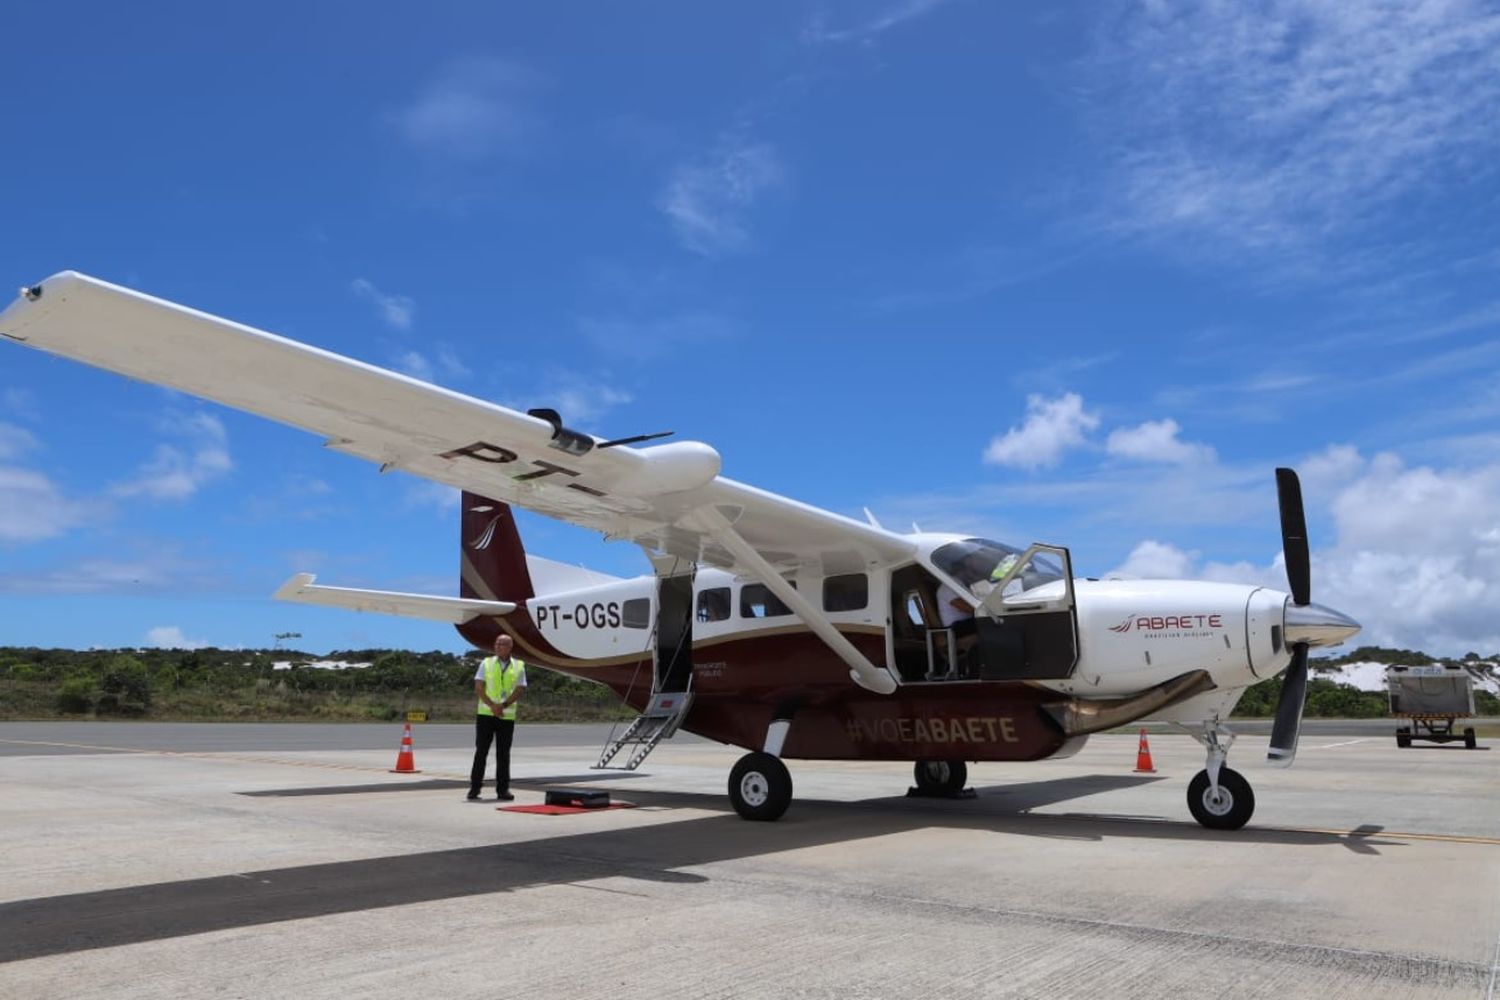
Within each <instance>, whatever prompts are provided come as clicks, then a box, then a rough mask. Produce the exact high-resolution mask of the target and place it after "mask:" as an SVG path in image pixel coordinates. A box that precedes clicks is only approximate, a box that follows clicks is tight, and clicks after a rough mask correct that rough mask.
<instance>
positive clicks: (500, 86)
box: [390, 58, 535, 162]
mask: <svg viewBox="0 0 1500 1000" xmlns="http://www.w3.org/2000/svg"><path fill="white" fill-rule="evenodd" d="M534 83H535V77H534V76H533V75H532V74H531V73H530V72H528V71H527V70H525V69H523V68H521V67H520V66H517V65H516V64H514V63H509V62H506V61H504V60H501V59H494V58H470V59H461V60H458V61H456V62H454V63H452V64H451V65H449V66H448V67H446V68H445V69H444V70H443V71H442V72H441V73H439V74H438V75H437V77H436V78H434V79H433V80H432V81H431V82H430V83H428V84H427V85H426V86H425V87H424V88H422V91H421V92H420V93H419V94H418V95H417V96H416V97H415V98H414V99H413V100H412V101H411V103H409V104H407V105H406V106H405V107H402V108H400V109H398V110H396V111H395V112H393V113H392V114H391V115H390V121H391V123H392V125H393V126H394V128H395V130H396V133H397V134H398V135H400V136H401V138H402V139H403V140H405V141H406V142H407V143H408V144H409V145H411V146H413V147H414V148H416V149H418V150H420V151H421V152H423V153H427V154H431V155H435V156H439V157H442V158H444V159H449V160H459V161H469V162H472V161H478V160H484V159H487V158H489V157H492V156H495V155H497V154H502V153H506V152H510V151H513V150H514V149H516V148H517V146H518V145H519V144H520V142H521V139H522V138H523V137H524V136H525V134H526V133H527V131H528V129H529V128H530V118H529V116H528V114H527V113H526V112H525V110H524V109H523V106H522V97H523V95H524V94H525V92H526V91H527V90H529V89H530V88H531V87H532V86H533V84H534Z"/></svg>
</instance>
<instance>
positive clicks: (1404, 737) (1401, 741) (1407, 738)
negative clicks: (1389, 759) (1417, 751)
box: [1396, 729, 1411, 749]
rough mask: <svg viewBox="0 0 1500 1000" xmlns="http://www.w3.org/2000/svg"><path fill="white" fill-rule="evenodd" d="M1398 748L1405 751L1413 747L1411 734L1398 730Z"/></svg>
mask: <svg viewBox="0 0 1500 1000" xmlns="http://www.w3.org/2000/svg"><path fill="white" fill-rule="evenodd" d="M1396 746H1398V747H1401V748H1403V749H1404V748H1406V747H1409V746H1411V733H1409V732H1407V731H1406V730H1404V729H1398V730H1396Z"/></svg>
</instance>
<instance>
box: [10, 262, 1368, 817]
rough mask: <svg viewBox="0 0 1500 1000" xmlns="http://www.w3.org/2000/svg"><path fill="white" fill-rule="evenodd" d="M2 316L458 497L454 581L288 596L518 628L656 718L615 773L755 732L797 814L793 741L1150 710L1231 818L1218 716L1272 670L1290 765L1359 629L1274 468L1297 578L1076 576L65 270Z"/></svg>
mask: <svg viewBox="0 0 1500 1000" xmlns="http://www.w3.org/2000/svg"><path fill="white" fill-rule="evenodd" d="M0 334H3V335H4V336H5V337H6V338H8V339H10V340H13V341H15V342H17V343H20V344H24V345H26V346H28V347H34V348H37V349H39V350H43V351H48V352H50V353H53V354H58V355H62V356H64V357H69V358H74V359H76V360H78V361H82V362H85V363H87V364H91V365H95V366H97V367H100V368H104V369H108V370H110V371H114V372H118V373H120V374H122V375H127V376H130V377H132V378H136V379H140V380H142V381H145V382H151V383H155V384H159V385H164V386H169V387H171V388H174V389H178V390H181V391H183V392H187V393H191V394H193V395H197V396H201V397H203V398H205V399H210V400H213V401H215V402H218V403H222V404H224V405H226V406H231V407H236V408H238V409H242V410H248V411H250V412H252V413H258V414H260V415H262V416H265V417H269V418H271V419H272V420H278V421H281V422H282V423H286V424H290V425H292V426H295V427H300V428H304V429H306V430H309V431H312V432H314V433H317V434H319V435H322V436H323V437H324V438H325V439H326V440H325V446H326V447H328V448H331V449H333V450H334V451H338V452H342V453H344V454H348V455H354V456H358V457H360V458H363V459H367V460H368V461H370V462H372V463H374V464H375V465H377V466H378V467H379V468H380V470H381V471H382V472H383V471H386V470H389V469H400V470H402V471H404V472H408V473H411V474H413V475H417V476H422V477H424V478H427V479H431V480H433V481H435V482H439V483H446V484H448V485H449V486H453V487H457V488H458V489H460V490H462V491H463V506H462V524H461V532H462V534H461V539H460V540H461V545H462V549H461V556H460V573H459V591H460V596H458V597H432V596H424V595H416V594H401V593H393V592H387V591H369V590H352V589H348V588H338V587H325V586H320V585H317V584H315V583H314V582H313V578H312V577H311V576H310V575H306V574H302V575H299V576H296V577H294V578H293V579H292V580H290V581H288V582H287V583H286V584H285V585H284V586H283V587H282V588H281V589H280V590H279V591H278V592H277V596H278V597H281V598H284V599H287V600H293V601H302V602H307V603H313V604H323V605H334V606H338V607H347V608H355V609H361V610H367V611H378V612H384V613H390V614H399V615H411V616H416V617H421V618H429V619H434V620H439V621H448V622H452V623H454V624H455V625H456V626H457V627H458V630H459V632H460V633H461V634H462V635H463V636H464V638H465V639H467V640H469V641H470V642H472V643H473V644H474V645H475V646H478V647H479V648H481V649H488V648H489V647H490V645H491V644H492V642H493V640H494V637H495V636H496V635H497V634H498V633H500V632H501V631H504V632H506V633H508V634H509V635H511V636H512V637H513V638H514V639H515V642H516V645H517V646H518V647H519V648H520V651H521V653H522V655H523V657H524V658H525V659H526V660H528V661H530V662H533V663H536V664H539V665H541V666H545V667H548V668H550V669H553V670H558V671H562V672H564V673H568V674H573V675H576V676H579V677H586V678H589V679H592V680H596V681H599V682H601V683H603V684H606V685H608V686H609V687H610V688H612V689H614V691H615V692H616V693H617V694H618V695H619V696H620V697H621V698H622V699H624V700H625V701H626V702H627V703H628V704H629V705H630V706H631V707H632V708H633V709H635V710H637V711H638V712H640V717H639V718H638V719H637V720H636V721H635V723H633V724H632V725H631V726H630V728H629V729H628V730H627V731H626V732H625V733H624V735H623V736H621V737H620V738H618V739H615V740H614V741H613V742H612V743H611V744H610V745H609V746H607V747H606V749H605V752H604V754H603V756H602V757H601V760H600V762H599V765H600V766H611V765H613V766H618V767H625V768H633V767H635V766H636V765H637V764H639V763H640V761H641V760H642V759H643V758H644V757H645V755H646V754H647V753H649V752H650V751H651V749H652V748H653V747H654V746H656V745H657V743H658V742H659V741H660V740H661V739H663V738H665V737H668V736H670V735H671V734H672V733H673V732H674V731H676V730H677V729H678V728H679V727H680V728H683V729H686V730H688V731H690V732H694V733H698V734H700V735H702V736H705V737H708V738H710V739H714V740H718V741H721V742H724V743H728V744H733V745H735V746H739V747H743V748H744V749H745V750H746V751H748V752H747V753H746V754H745V755H744V756H743V757H742V758H740V760H739V762H738V763H737V764H736V765H735V767H734V769H733V771H732V772H731V773H730V776H729V797H730V800H731V802H732V803H733V805H734V808H735V810H736V811H737V812H738V813H739V814H740V815H741V816H744V817H745V818H746V819H752V820H774V819H777V818H778V817H780V816H781V815H782V814H783V813H784V812H785V810H786V809H787V807H788V805H789V803H790V802H791V798H792V779H791V775H790V773H789V772H788V770H787V767H786V764H785V763H784V761H786V760H796V759H824V760H888V761H890V760H895V761H912V762H913V763H914V770H915V775H916V778H915V780H916V791H917V792H919V793H926V794H935V795H944V794H948V795H951V794H956V793H958V792H959V791H961V790H962V789H963V787H964V784H965V781H966V777H967V764H968V762H971V761H972V762H981V761H1029V760H1042V759H1044V758H1048V757H1066V756H1068V755H1070V754H1074V753H1076V752H1077V751H1078V750H1079V748H1080V747H1082V746H1083V743H1084V741H1085V740H1087V738H1088V737H1089V735H1090V734H1091V733H1096V732H1100V731H1103V730H1107V729H1112V728H1115V727H1118V726H1123V725H1126V724H1131V723H1136V722H1140V721H1146V720H1153V721H1163V722H1168V723H1175V724H1177V725H1179V726H1181V727H1183V728H1185V729H1186V730H1187V731H1188V732H1190V733H1191V734H1192V735H1193V736H1194V737H1195V738H1196V739H1197V740H1198V741H1199V742H1200V743H1202V744H1203V746H1204V748H1205V750H1206V765H1205V767H1204V769H1203V770H1202V771H1200V772H1199V773H1198V774H1197V776H1196V777H1194V778H1193V780H1192V781H1191V783H1190V784H1189V785H1188V789H1187V802H1188V809H1189V810H1190V811H1191V813H1192V815H1193V816H1194V818H1195V819H1197V820H1198V822H1199V823H1202V824H1203V825H1204V826H1207V827H1211V828H1217V829H1237V828H1239V827H1241V826H1243V825H1244V824H1245V822H1246V821H1247V820H1249V818H1250V815H1251V813H1252V811H1253V810H1254V807H1255V799H1254V795H1253V793H1252V791H1251V788H1250V785H1249V783H1248V782H1247V781H1246V780H1245V779H1244V777H1243V776H1241V775H1240V774H1238V773H1236V772H1235V771H1233V770H1231V769H1229V768H1228V767H1227V766H1225V762H1226V759H1227V756H1228V752H1229V748H1230V745H1231V743H1232V742H1233V734H1232V733H1231V732H1230V731H1229V729H1228V728H1226V726H1225V725H1224V720H1225V719H1226V718H1227V717H1228V716H1229V713H1230V711H1231V710H1232V709H1233V708H1234V706H1235V704H1236V703H1237V702H1238V701H1239V699H1240V696H1241V695H1242V694H1243V693H1244V691H1245V688H1246V687H1248V686H1249V685H1251V684H1254V683H1256V682H1257V681H1260V680H1264V679H1265V678H1268V677H1274V676H1276V675H1277V674H1280V673H1282V672H1283V671H1285V673H1286V677H1285V681H1284V683H1283V686H1282V689H1281V701H1280V704H1279V705H1278V706H1277V711H1276V720H1275V725H1274V728H1273V732H1272V737H1271V744H1270V754H1269V756H1270V759H1271V760H1272V761H1273V762H1276V763H1280V764H1289V763H1291V761H1292V758H1293V756H1294V755H1295V753H1296V749H1297V733H1298V729H1299V727H1300V725H1301V719H1302V705H1303V699H1304V695H1305V691H1306V682H1307V654H1308V649H1309V648H1310V647H1313V646H1324V645H1332V644H1335V643H1338V642H1341V641H1342V640H1344V639H1346V638H1348V637H1349V636H1352V635H1354V634H1355V633H1356V632H1357V631H1358V630H1359V625H1358V624H1357V623H1355V622H1354V621H1352V620H1350V619H1349V618H1348V617H1346V616H1344V615H1342V614H1340V613H1338V612H1336V611H1333V610H1330V609H1328V608H1324V607H1322V606H1320V605H1317V604H1313V603H1311V598H1310V587H1309V576H1310V573H1309V558H1308V544H1307V531H1306V526H1305V522H1304V517H1303V512H1302V498H1301V491H1300V487H1299V485H1298V482H1297V477H1296V474H1295V473H1293V472H1292V471H1291V470H1289V469H1278V470H1277V472H1276V479H1277V487H1278V494H1279V499H1280V508H1281V530H1282V539H1283V550H1284V556H1285V562H1286V566H1287V577H1288V582H1289V591H1290V592H1289V593H1281V592H1279V591H1275V590H1271V589H1267V588H1264V587H1254V586H1242V585H1235V584H1224V583H1202V582H1193V581H1166V580H1095V579H1078V578H1075V577H1074V575H1073V571H1072V561H1071V558H1070V555H1069V552H1068V550H1067V549H1066V548H1064V547H1062V546H1058V545H1046V544H1033V545H1030V546H1028V547H1026V548H1024V549H1023V548H1020V547H1016V546H1011V545H1007V544H1004V543H1001V542H995V541H989V540H987V539H983V538H969V537H965V536H962V535H953V534H937V533H925V532H919V533H912V534H903V533H898V532H894V531H889V530H886V529H885V528H882V527H881V526H880V525H879V524H877V523H875V521H874V518H869V521H868V523H866V522H862V521H858V520H854V519H851V518H847V517H844V516H841V515H839V514H835V513H832V512H829V511H825V510H820V509H818V508H816V507H811V506H808V505H806V504H802V503H798V502H797V501H795V500H791V499H788V498H786V497H781V496H777V495H775V494H772V493H767V492H764V491H762V490H758V489H755V488H754V487H751V486H747V485H744V484H742V483H737V482H735V481H733V480H730V479H725V478H724V477H722V476H720V475H719V466H720V460H719V454H718V452H716V451H715V450H714V449H713V448H711V447H709V446H708V445H707V444H702V443H699V442H696V441H675V442H664V443H654V444H648V443H647V442H649V441H652V440H654V439H656V438H660V437H663V436H665V435H645V436H641V437H634V438H624V439H620V440H600V439H599V438H596V437H594V436H592V435H589V434H584V433H580V432H579V431H576V430H573V429H571V428H569V427H567V426H565V424H564V422H563V419H562V418H561V416H560V415H559V414H557V413H556V412H554V411H552V410H542V409H538V410H532V411H529V412H528V413H520V412H517V411H515V410H510V409H507V408H505V407H503V406H497V405H495V404H494V403H488V402H485V401H483V400H480V399H475V398H473V397H470V396H465V395H463V394H460V393H457V392H452V391H450V390H447V389H443V388H440V387H438V386H434V385H429V384H427V383H425V382H421V381H418V380H416V379H413V378H408V377H407V376H405V375H400V374H397V373H395V372H391V371H386V370H384V369H381V368H376V367H373V366H371V365H368V364H364V363H362V362H359V361H355V360H351V359H349V358H345V357H341V356H339V355H336V354H331V353H329V352H327V351H323V350H319V349H318V348H316V347H311V346H308V345H306V344H301V343H297V342H295V341H291V340H287V339H284V338H282V337H278V336H275V335H273V334H269V333H264V332H262V331H260V330H255V329H252V328H250V327H247V326H242V325H240V324H238V323H233V322H230V321H229V320H225V319H220V318H217V317H215V316H210V315H207V314H205V313H201V312H197V311H195V310H193V309H189V308H186V307H184V306H180V305H175V304H173V303H170V302H165V301H162V300H160V299H155V298H152V297H150V296H147V295H142V294H140V293H138V292H134V291H131V290H129V289H126V288H121V287H118V286H116V285H111V284H108V283H106V282H103V281H99V280H97V279H95V278H90V277H87V276H84V275H81V274H76V273H73V272H63V273H61V274H58V275H55V276H53V277H51V278H48V279H47V280H45V281H43V282H42V283H40V284H37V285H32V286H29V287H27V288H24V289H22V291H21V295H20V298H19V299H18V300H17V301H16V302H15V303H13V304H12V305H11V306H9V307H8V308H7V309H6V310H5V311H4V312H3V313H0ZM512 505H515V506H520V507H524V508H526V509H529V510H533V511H537V512H539V513H542V514H546V515H549V516H551V517H555V518H558V519H560V520H563V521H567V522H569V523H572V524H577V525H582V526H584V527H587V528H591V529H595V530H598V531H599V532H601V533H602V534H603V536H604V537H605V538H606V539H609V540H619V541H628V542H634V543H635V544H637V545H639V546H641V547H642V549H644V550H645V552H646V555H647V556H648V557H649V559H650V562H651V565H652V567H653V569H654V572H653V573H652V574H651V575H649V576H643V577H639V578H637V579H633V580H623V579H616V578H613V577H607V576H603V575H601V574H594V573H588V572H587V571H583V570H577V569H573V568H570V567H565V566H560V565H559V564H556V563H551V562H549V561H547V560H544V559H538V558H536V557H534V556H527V555H526V553H525V552H524V550H523V548H522V545H521V539H520V537H519V535H518V533H517V531H516V527H515V522H514V519H513V517H512V516H511V506H512ZM955 602H956V603H955ZM943 604H947V605H948V606H949V607H951V608H953V609H954V611H957V610H958V609H960V608H961V609H963V610H964V612H965V613H964V614H962V615H959V616H958V618H957V620H956V621H955V620H953V619H954V615H953V614H951V613H945V611H944V610H943V608H942V605H943ZM945 621H948V622H949V624H946V625H945V624H944V622H945ZM622 755H623V756H622ZM616 761H619V762H620V763H615V762H616Z"/></svg>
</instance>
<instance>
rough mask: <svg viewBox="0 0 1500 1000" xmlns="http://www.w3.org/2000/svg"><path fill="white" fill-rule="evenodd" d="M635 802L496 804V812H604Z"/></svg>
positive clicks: (548, 813) (563, 814)
mask: <svg viewBox="0 0 1500 1000" xmlns="http://www.w3.org/2000/svg"><path fill="white" fill-rule="evenodd" d="M634 808H635V803H634V802H611V803H610V804H609V805H607V806H593V807H585V806H544V805H535V806H496V807H495V811H496V812H504V813H536V814H537V815H539V816H571V815H573V814H574V813H602V812H605V811H607V810H610V809H634Z"/></svg>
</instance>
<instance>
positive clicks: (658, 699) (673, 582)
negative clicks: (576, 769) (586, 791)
mask: <svg viewBox="0 0 1500 1000" xmlns="http://www.w3.org/2000/svg"><path fill="white" fill-rule="evenodd" d="M647 554H648V555H650V553H647ZM651 563H652V565H653V566H654V567H655V568H656V574H657V575H656V648H655V649H654V650H653V653H654V654H655V655H654V657H653V658H654V660H655V663H654V666H653V670H652V673H651V696H650V698H649V699H647V701H646V707H645V709H644V710H642V712H641V714H640V715H639V716H637V717H636V719H635V721H634V722H632V723H630V725H628V726H626V727H625V731H624V732H623V733H620V732H619V727H618V726H613V727H611V728H610V732H609V737H608V738H607V739H605V741H604V749H603V750H601V751H600V753H599V762H598V763H597V764H595V765H594V767H595V768H600V769H606V770H621V771H634V770H635V769H636V768H637V767H639V766H640V765H641V761H643V760H645V759H646V757H647V756H649V755H650V753H651V751H652V750H655V749H656V746H657V744H659V743H660V742H661V741H662V740H665V739H670V738H671V737H672V735H673V734H674V733H676V732H677V727H678V726H680V725H682V721H683V719H685V718H687V714H688V712H689V711H690V710H691V709H692V707H693V693H692V687H693V577H694V576H695V575H696V573H697V570H698V567H697V565H696V564H693V563H686V568H683V566H684V563H683V561H682V560H679V559H677V558H675V557H667V556H662V557H658V556H654V555H651ZM625 751H629V752H628V753H625V763H623V764H617V763H615V761H616V760H617V759H618V758H619V757H620V755H621V754H622V752H625Z"/></svg>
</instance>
